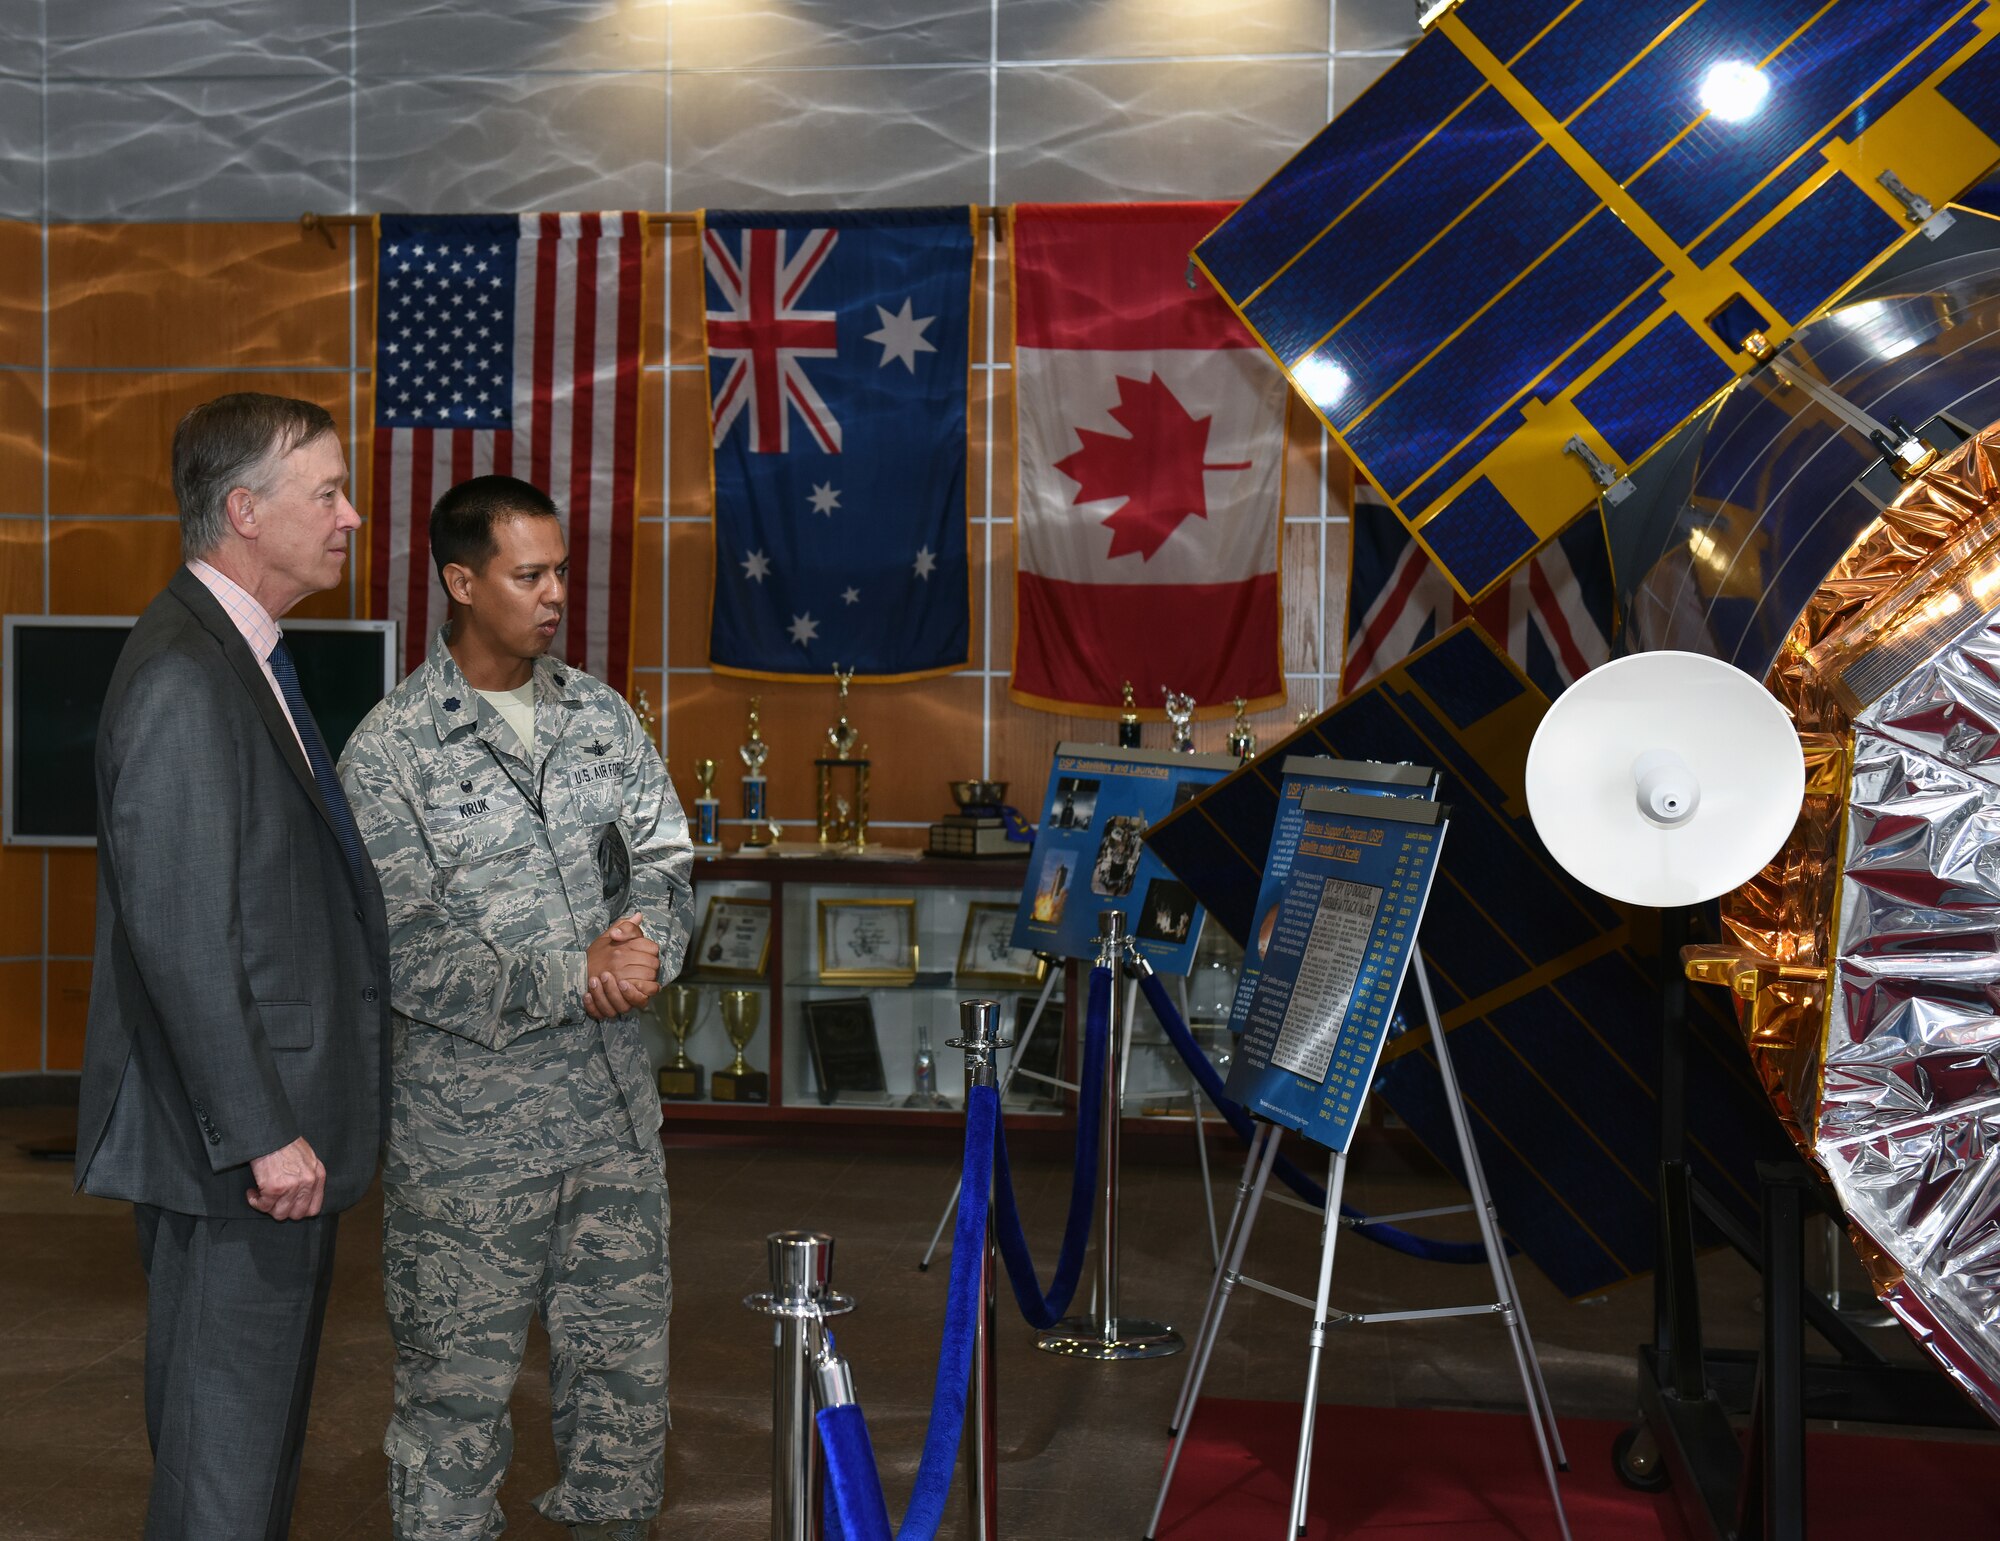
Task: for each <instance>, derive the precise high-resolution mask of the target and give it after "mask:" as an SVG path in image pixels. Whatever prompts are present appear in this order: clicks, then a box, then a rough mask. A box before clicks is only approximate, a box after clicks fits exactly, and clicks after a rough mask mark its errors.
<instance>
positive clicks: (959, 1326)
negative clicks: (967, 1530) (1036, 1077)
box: [816, 1086, 1000, 1541]
mask: <svg viewBox="0 0 2000 1541" xmlns="http://www.w3.org/2000/svg"><path fill="white" fill-rule="evenodd" d="M999 1127H1000V1094H999V1093H998V1092H996V1091H995V1090H994V1089H993V1088H992V1087H990V1086H975V1087H973V1088H972V1090H971V1093H970V1095H968V1096H967V1098H966V1101H965V1187H964V1189H963V1191H962V1193H961V1194H960V1197H959V1203H958V1224H957V1227H956V1228H955V1229H954V1230H953V1232H952V1238H951V1292H950V1294H949V1295H948V1296H947V1297H946V1300H945V1308H944V1341H943V1342H942V1343H941V1344H940V1345H939V1346H938V1366H937V1382H936V1385H935V1387H934V1388H933V1390H932V1392H931V1419H930V1426H929V1427H928V1428H927V1429H925V1431H924V1453H923V1458H922V1459H921V1460H920V1461H919V1462H918V1463H917V1483H916V1487H915V1488H914V1489H913V1490H912V1491H911V1493H910V1506H909V1508H908V1509H906V1510H905V1511H904V1512H903V1523H902V1524H901V1525H899V1526H898V1527H897V1528H896V1531H895V1541H931V1538H932V1537H934V1536H935V1535H936V1534H937V1529H938V1522H939V1521H940V1520H942V1519H943V1518H944V1502H945V1498H946V1496H947V1495H948V1494H949V1493H950V1492H951V1474H952V1470H953V1468H954V1467H956V1466H957V1465H958V1441H959V1435H960V1434H961V1433H962V1432H963V1430H964V1427H965V1395H966V1386H967V1383H968V1381H969V1379H970V1377H971V1374H972V1339H973V1334H974V1332H975V1330H976V1328H977V1326H978V1322H979V1312H980V1310H981V1307H982V1305H983V1304H984V1303H983V1302H982V1301H981V1300H980V1298H979V1275H980V1269H981V1266H982V1264H983V1262H984V1260H985V1256H986V1214H987V1195H988V1194H989V1193H990V1192H991V1191H992V1187H993V1141H994V1134H995V1132H996V1131H997V1130H998V1128H999ZM816 1421H817V1423H818V1424H819V1434H820V1443H821V1445H822V1446H823V1447H824V1448H825V1450H826V1469H827V1486H828V1488H829V1490H830V1493H831V1497H830V1500H829V1503H828V1505H827V1507H828V1509H829V1510H830V1511H831V1512H832V1513H833V1514H834V1515H835V1516H837V1518H838V1522H839V1523H838V1525H837V1526H830V1527H828V1536H829V1538H830V1541H890V1532H889V1510H888V1506H887V1504H885V1503H884V1502H883V1499H882V1479H881V1478H880V1477H879V1476H877V1475H876V1472H875V1452H874V1449H873V1447H872V1446H871V1444H870V1443H869V1439H868V1425H867V1423H866V1421H865V1420H864V1419H863V1418H862V1416H861V1409H860V1408H859V1407H856V1406H848V1407H829V1408H823V1409H822V1410H821V1411H820V1413H819V1414H818V1417H817V1419H816Z"/></svg>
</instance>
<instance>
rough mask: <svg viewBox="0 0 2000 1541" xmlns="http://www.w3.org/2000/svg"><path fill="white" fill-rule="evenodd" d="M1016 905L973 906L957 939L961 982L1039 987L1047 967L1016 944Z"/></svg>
mask: <svg viewBox="0 0 2000 1541" xmlns="http://www.w3.org/2000/svg"><path fill="white" fill-rule="evenodd" d="M1018 908H1019V906H1018V905H1014V904H971V905H967V906H966V910H965V933H964V935H962V936H961V937H960V938H959V940H958V982H959V983H960V984H965V985H1038V984H1040V983H1041V982H1042V976H1043V975H1044V974H1046V973H1047V972H1048V968H1049V966H1048V964H1047V962H1045V961H1044V960H1043V959H1041V958H1039V957H1037V956H1036V955H1035V954H1034V953H1032V952H1030V951H1028V950H1027V949H1026V948H1025V947H1016V946H1015V945H1014V912H1015V910H1016V909H1018Z"/></svg>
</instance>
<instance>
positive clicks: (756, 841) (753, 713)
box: [736, 696, 774, 848]
mask: <svg viewBox="0 0 2000 1541" xmlns="http://www.w3.org/2000/svg"><path fill="white" fill-rule="evenodd" d="M763 699H764V698H763V697H762V696H752V697H751V698H750V736H749V738H747V739H745V740H744V741H743V742H742V743H741V744H740V745H738V746H737V749H736V752H737V753H738V754H740V755H741V756H742V757H743V768H744V776H743V822H744V823H746V824H748V825H749V826H750V833H749V834H747V835H745V836H744V837H743V844H744V846H745V847H746V848H748V847H752V846H757V847H762V846H767V845H770V844H771V843H772V840H773V838H774V837H773V836H772V834H771V831H770V829H769V827H768V826H767V825H766V824H765V817H766V814H765V807H764V761H765V759H766V757H767V756H769V754H770V753H771V746H770V745H769V744H767V743H765V742H764V735H763V734H761V733H759V732H758V731H757V703H758V702H759V701H761V700H763Z"/></svg>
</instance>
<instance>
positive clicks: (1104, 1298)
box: [1035, 910, 1182, 1359]
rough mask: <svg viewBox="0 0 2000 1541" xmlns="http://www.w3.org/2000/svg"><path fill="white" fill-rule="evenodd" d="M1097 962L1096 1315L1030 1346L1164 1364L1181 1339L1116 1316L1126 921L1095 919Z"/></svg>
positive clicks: (1069, 1320) (1070, 1321)
mask: <svg viewBox="0 0 2000 1541" xmlns="http://www.w3.org/2000/svg"><path fill="white" fill-rule="evenodd" d="M1097 949H1098V950H1097V962H1098V966H1099V967H1100V968H1108V969H1110V970H1111V989H1110V991H1109V992H1108V993H1109V1008H1108V1009H1109V1011H1110V1021H1109V1022H1108V1023H1107V1024H1106V1025H1107V1031H1106V1033H1105V1055H1106V1058H1107V1061H1108V1062H1107V1063H1106V1065H1105V1067H1104V1113H1103V1119H1104V1124H1103V1131H1102V1133H1101V1134H1100V1135H1099V1139H1100V1141H1101V1142H1102V1143H1103V1146H1104V1187H1103V1190H1102V1193H1101V1197H1102V1200H1103V1206H1104V1213H1103V1216H1102V1217H1101V1221H1100V1229H1099V1231H1098V1242H1097V1245H1098V1254H1097V1263H1098V1280H1097V1314H1096V1316H1095V1317H1094V1318H1092V1317H1083V1316H1066V1317H1064V1318H1063V1319H1062V1320H1061V1321H1060V1322H1057V1323H1056V1325H1055V1326H1054V1327H1053V1328H1051V1329H1050V1330H1049V1331H1047V1332H1045V1333H1043V1334H1042V1335H1041V1336H1040V1337H1039V1338H1037V1339H1036V1340H1035V1347H1037V1348H1039V1349H1041V1350H1043V1351H1044V1352H1046V1353H1051V1354H1069V1355H1071V1356H1072V1357H1074V1358H1078V1359H1164V1358H1166V1357H1167V1356H1168V1355H1169V1354H1178V1353H1179V1352H1180V1351H1181V1348H1182V1343H1181V1335H1180V1334H1179V1333H1177V1332H1175V1331H1174V1329H1173V1328H1171V1327H1169V1326H1168V1325H1167V1324H1166V1323H1165V1322H1155V1321H1148V1320H1146V1319H1144V1318H1142V1317H1136V1316H1121V1315H1120V1314H1119V1311H1118V1145H1119V1133H1120V1130H1119V1125H1120V1123H1121V1122H1122V1114H1123V1113H1124V1103H1125V1095H1124V1092H1125V1055H1126V1050H1127V1048H1128V1047H1129V1045H1128V1044H1127V1042H1126V1040H1127V1037H1128V1036H1129V1033H1130V1022H1129V1020H1128V1018H1129V1016H1130V1003H1129V1002H1128V1001H1127V1000H1125V999H1124V997H1123V995H1122V994H1121V992H1120V990H1119V983H1120V971H1121V965H1122V964H1123V963H1124V961H1125V957H1126V954H1127V953H1128V952H1129V951H1130V950H1131V941H1130V939H1129V938H1128V937H1127V936H1126V934H1125V916H1124V914H1123V913H1122V912H1121V911H1118V910H1105V911H1104V912H1103V913H1102V914H1100V915H1099V916H1098V917H1097Z"/></svg>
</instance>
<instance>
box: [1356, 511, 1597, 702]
mask: <svg viewBox="0 0 2000 1541" xmlns="http://www.w3.org/2000/svg"><path fill="white" fill-rule="evenodd" d="M1352 530H1353V544H1352V547H1351V550H1352V562H1351V564H1350V566H1349V569H1348V572H1349V576H1348V589H1347V658H1346V661H1345V663H1344V664H1343V665H1342V668H1341V674H1340V693H1341V694H1342V695H1343V696H1346V695H1351V694H1353V693H1354V692H1355V691H1357V690H1359V689H1360V688H1361V687H1362V686H1363V685H1366V684H1367V683H1368V682H1369V681H1370V680H1372V679H1374V678H1375V677H1376V676H1377V675H1379V674H1381V673H1382V672H1383V671H1385V670H1387V669H1392V668H1394V667H1395V666H1396V665H1397V664H1399V663H1401V662H1402V661H1403V660H1404V659H1405V658H1407V657H1409V656H1410V654H1412V653H1414V652H1415V651H1416V650H1417V649H1418V648H1420V647H1422V646H1423V645H1424V644H1425V643H1426V642H1428V641H1430V640H1431V638H1432V637H1435V636H1436V635H1437V634H1438V633H1439V632H1441V631H1443V630H1445V629H1446V628H1447V627H1450V626H1454V625H1456V624H1457V623H1458V622H1460V621H1462V620H1464V619H1465V618H1466V617H1467V616H1471V617H1473V618H1474V619H1475V620H1477V621H1478V622H1479V624H1480V626H1481V627H1483V628H1484V629H1485V631H1486V634H1487V635H1488V636H1490V637H1491V638H1492V639H1493V640H1494V641H1495V642H1497V643H1498V644H1499V645H1500V646H1501V647H1503V648H1505V649H1506V651H1507V656H1508V657H1510V658H1512V659H1513V660H1514V662H1515V663H1517V664H1519V665H1520V667H1521V670H1522V672H1523V673H1525V674H1526V675H1527V676H1528V678H1529V679H1531V680H1533V681H1534V682H1535V685H1536V686H1537V687H1538V688H1539V689H1540V690H1541V692H1542V693H1543V694H1544V695H1546V696H1547V697H1548V698H1549V699H1550V700H1554V699H1555V698H1556V697H1557V696H1559V695H1560V694H1562V692H1563V690H1564V688H1565V687H1567V686H1568V685H1570V684H1571V683H1573V682H1574V681H1575V680H1577V679H1578V678H1580V677H1581V676H1582V675H1584V674H1587V673H1589V672H1590V671H1591V670H1592V669H1594V668H1596V667H1597V666H1598V665H1599V664H1601V663H1604V662H1606V661H1607V660H1609V658H1610V657H1611V604H1612V579H1611V558H1610V554H1609V552H1608V551H1607V550H1606V549H1605V544H1604V529H1603V524H1602V522H1601V521H1600V520H1599V518H1598V517H1597V515H1596V514H1594V513H1592V514H1586V515H1584V517H1583V518H1581V519H1579V520H1577V521H1576V523H1574V524H1572V525H1571V526H1570V527H1569V528H1568V529H1567V530H1564V531H1563V532H1562V534H1560V535H1558V536H1556V537H1555V539H1553V540H1551V541H1549V542H1548V543H1547V544H1545V545H1544V546H1543V547H1542V548H1541V549H1540V550H1539V551H1537V552H1536V553H1535V554H1534V555H1533V556H1532V557H1530V558H1529V559H1528V560H1527V561H1525V562H1523V563H1522V564H1521V565H1520V566H1519V567H1517V568H1516V569H1515V570H1514V573H1513V575H1512V576H1511V577H1510V578H1508V579H1507V581H1506V582H1505V583H1503V584H1501V585H1500V586H1499V587H1498V588H1496V589H1494V590H1493V591H1492V592H1491V593H1489V594H1488V595H1487V596H1486V597H1485V598H1484V599H1482V600H1481V601H1480V602H1479V603H1478V604H1476V605H1468V604H1466V602H1465V601H1464V600H1462V599H1460V598H1459V597H1458V593H1457V591H1456V590H1454V589H1453V588H1452V586H1451V584H1450V583H1449V582H1447V581H1446V579H1445V576H1444V574H1443V573H1442V572H1440V571H1439V570H1438V569H1437V567H1435V566H1434V565H1433V564H1432V563H1431V560H1430V558H1429V557H1427V556H1425V555H1424V548H1423V547H1422V546H1419V545H1418V544H1417V543H1416V541H1414V540H1413V539H1411V538H1410V533H1409V531H1408V530H1406V529H1405V528H1404V527H1403V523H1402V521H1401V520H1399V519H1398V518H1397V517H1396V516H1395V514H1394V513H1393V512H1392V511H1391V510H1390V509H1389V506H1388V505H1387V504H1385V503H1384V502H1383V501H1382V496H1381V494H1380V493H1378V492H1377V491H1376V490H1375V489H1374V487H1372V486H1370V485H1369V484H1368V483H1366V482H1364V481H1362V480H1361V479H1360V477H1359V476H1357V477H1356V478H1355V484H1354V522H1353V526H1352Z"/></svg>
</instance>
